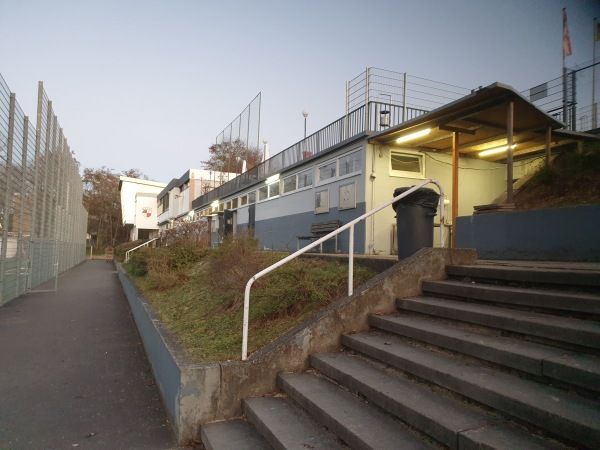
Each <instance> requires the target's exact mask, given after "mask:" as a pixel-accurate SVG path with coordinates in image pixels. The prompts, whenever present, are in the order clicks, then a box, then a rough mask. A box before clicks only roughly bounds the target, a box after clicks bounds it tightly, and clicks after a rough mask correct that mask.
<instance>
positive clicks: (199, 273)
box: [125, 235, 376, 362]
mask: <svg viewBox="0 0 600 450" xmlns="http://www.w3.org/2000/svg"><path fill="white" fill-rule="evenodd" d="M256 248H257V241H256V240H255V239H254V238H253V237H252V236H249V235H236V236H233V237H231V238H229V239H226V240H225V242H224V243H223V244H222V245H220V246H219V247H218V248H216V249H209V248H206V247H198V246H195V245H189V244H184V245H180V246H179V248H177V249H174V250H173V251H171V250H170V249H171V247H167V248H166V249H160V250H159V251H147V252H143V253H140V256H139V258H140V259H143V260H144V261H145V263H141V262H140V261H136V262H134V261H133V259H132V262H130V263H129V264H127V265H125V270H127V271H128V272H129V273H130V274H132V276H134V280H135V282H136V284H137V285H138V287H139V288H140V290H141V291H142V293H143V294H144V296H145V297H146V298H148V300H149V301H150V302H151V304H152V306H153V307H154V308H155V310H156V312H157V314H158V316H159V317H160V319H161V320H162V321H163V322H164V323H165V325H166V326H167V328H168V329H169V330H170V331H171V332H172V333H173V334H174V335H175V336H176V337H177V339H178V340H179V342H180V343H181V345H182V346H183V347H184V348H185V349H186V350H187V351H188V352H189V354H190V355H191V356H192V358H193V359H194V360H195V361H196V362H209V361H222V360H228V359H239V358H240V356H241V345H242V315H243V301H244V289H245V287H246V283H247V281H248V279H249V278H250V277H251V276H253V275H254V274H255V273H257V272H259V271H260V270H262V269H264V268H266V267H268V266H269V265H271V264H273V263H274V262H276V261H278V260H280V259H282V258H284V257H285V256H287V254H283V253H274V252H259V251H257V250H256ZM169 261H170V262H169ZM184 261H185V263H184ZM144 264H145V267H146V268H147V270H146V273H145V274H143V275H141V276H139V275H135V273H139V271H137V269H136V268H137V267H139V266H144ZM166 268H168V270H166ZM375 274H376V272H374V271H373V270H372V269H368V268H365V267H362V266H360V265H359V264H357V263H356V262H355V267H354V285H355V286H358V285H360V284H362V283H364V282H365V281H367V280H368V279H370V278H372V277H373V276H374V275H375ZM347 277H348V266H347V264H343V263H340V262H336V261H325V260H319V259H313V258H311V259H302V258H300V259H296V260H293V261H291V262H289V263H288V264H286V265H284V266H282V267H280V268H278V269H276V270H275V271H273V272H271V273H270V274H268V275H266V276H264V277H262V278H260V279H259V280H257V281H256V282H255V283H254V284H253V287H252V291H251V296H250V325H249V342H248V350H249V352H254V351H256V350H258V349H260V348H262V347H264V346H265V345H266V344H268V343H269V342H271V341H273V340H274V339H276V338H277V337H279V336H281V335H282V334H283V333H285V332H286V331H288V330H290V329H291V328H293V327H294V326H295V325H297V324H299V323H301V322H302V321H303V320H305V319H307V318H308V317H310V316H311V315H312V314H314V313H315V312H317V311H319V310H320V309H321V308H323V307H325V306H326V305H328V304H329V303H331V302H332V301H334V300H335V299H337V298H340V297H343V296H345V295H346V294H347V288H348V286H347V283H348V281H347Z"/></svg>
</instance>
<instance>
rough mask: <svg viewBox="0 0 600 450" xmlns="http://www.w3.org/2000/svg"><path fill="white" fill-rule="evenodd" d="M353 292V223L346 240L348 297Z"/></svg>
mask: <svg viewBox="0 0 600 450" xmlns="http://www.w3.org/2000/svg"><path fill="white" fill-rule="evenodd" d="M353 292H354V224H352V226H351V227H350V240H349V241H348V297H350V296H351V295H352V293H353Z"/></svg>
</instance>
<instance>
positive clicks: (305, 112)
mask: <svg viewBox="0 0 600 450" xmlns="http://www.w3.org/2000/svg"><path fill="white" fill-rule="evenodd" d="M302 115H303V116H304V139H306V118H307V117H308V111H307V110H304V111H302Z"/></svg>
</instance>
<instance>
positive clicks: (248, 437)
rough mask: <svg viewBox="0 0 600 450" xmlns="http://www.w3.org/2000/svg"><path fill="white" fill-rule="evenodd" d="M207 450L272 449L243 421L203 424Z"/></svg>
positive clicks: (202, 436)
mask: <svg viewBox="0 0 600 450" xmlns="http://www.w3.org/2000/svg"><path fill="white" fill-rule="evenodd" d="M200 435H201V438H202V443H203V444H204V448H206V450H224V449H227V450H263V449H264V450H267V449H271V448H272V447H271V446H270V445H269V444H268V443H267V441H266V440H265V439H264V438H263V437H262V436H261V434H260V433H259V432H258V430H257V429H256V428H254V427H253V426H252V425H251V424H250V423H248V422H246V421H245V420H242V419H235V420H228V421H225V422H214V423H207V424H203V425H202V426H201V427H200Z"/></svg>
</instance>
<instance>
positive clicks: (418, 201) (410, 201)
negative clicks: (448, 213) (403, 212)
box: [392, 186, 440, 211]
mask: <svg viewBox="0 0 600 450" xmlns="http://www.w3.org/2000/svg"><path fill="white" fill-rule="evenodd" d="M413 187H414V186H410V187H401V188H396V189H395V190H394V197H397V196H399V195H400V194H403V193H404V192H406V191H408V190H409V189H412V188H413ZM439 201H440V194H438V193H437V192H436V191H434V190H433V189H429V188H420V189H417V190H416V191H415V192H413V193H412V194H409V195H408V196H406V197H404V198H401V199H400V200H398V201H396V202H394V203H392V208H394V211H396V208H397V206H398V205H406V206H421V207H423V208H430V209H433V210H437V207H438V202H439Z"/></svg>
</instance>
